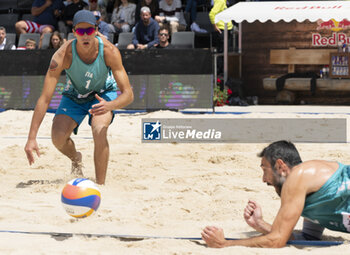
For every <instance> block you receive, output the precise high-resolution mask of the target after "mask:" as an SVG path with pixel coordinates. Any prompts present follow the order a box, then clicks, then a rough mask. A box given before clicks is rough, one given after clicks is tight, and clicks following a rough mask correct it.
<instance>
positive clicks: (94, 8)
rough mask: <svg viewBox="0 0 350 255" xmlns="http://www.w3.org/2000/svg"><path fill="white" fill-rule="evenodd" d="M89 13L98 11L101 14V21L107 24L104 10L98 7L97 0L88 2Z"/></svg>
mask: <svg viewBox="0 0 350 255" xmlns="http://www.w3.org/2000/svg"><path fill="white" fill-rule="evenodd" d="M89 11H92V12H93V11H99V12H100V13H101V15H100V16H101V20H103V21H105V22H109V20H107V12H106V8H104V7H103V6H100V5H99V4H98V2H97V0H89Z"/></svg>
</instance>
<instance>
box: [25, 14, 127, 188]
mask: <svg viewBox="0 0 350 255" xmlns="http://www.w3.org/2000/svg"><path fill="white" fill-rule="evenodd" d="M96 26H97V23H96V18H95V16H94V14H93V13H92V12H90V11H87V10H81V11H78V12H77V13H76V14H75V15H74V18H73V27H74V29H73V31H74V35H75V39H74V40H70V41H68V42H66V43H64V44H63V45H62V46H61V47H60V48H59V49H58V50H57V51H56V52H55V54H54V55H53V56H52V59H51V62H50V66H49V69H48V71H47V73H46V77H45V81H44V86H43V90H42V94H41V96H40V97H39V99H38V102H37V105H36V107H35V110H34V114H33V118H32V123H31V126H30V130H29V135H28V140H27V143H26V146H25V152H26V155H27V158H28V161H29V164H32V163H34V155H33V152H36V154H37V155H38V156H39V155H40V153H39V146H38V144H37V141H36V136H37V133H38V130H39V127H40V124H41V122H42V120H43V118H44V116H45V114H46V111H47V109H48V106H49V104H50V101H51V99H52V95H53V93H54V91H55V88H56V85H57V82H58V80H59V78H60V76H61V73H62V71H63V70H65V73H66V76H67V82H66V86H65V90H64V92H63V93H62V99H61V102H60V105H59V107H58V109H57V111H56V114H55V117H54V119H53V122H52V129H51V138H52V142H53V144H54V145H55V147H56V148H57V149H58V150H59V151H60V152H61V153H62V154H64V155H65V156H67V157H68V158H69V159H70V160H71V162H72V175H74V176H82V154H81V153H80V152H79V151H77V149H76V147H75V144H74V142H73V140H72V138H71V134H72V133H73V132H74V134H77V132H78V127H79V125H80V124H81V122H82V121H83V120H84V118H85V117H86V116H87V115H88V116H89V125H90V126H91V130H92V135H93V140H94V162H95V175H96V183H98V184H104V183H105V179H106V173H107V166H108V158H109V146H108V139H107V130H108V127H109V125H110V124H111V123H112V122H113V117H114V112H113V111H114V110H116V109H121V108H123V107H125V106H127V105H128V104H130V103H131V102H132V101H133V97H134V96H133V91H132V89H131V86H130V82H129V79H128V76H127V74H126V72H125V69H124V67H123V64H122V59H121V55H120V52H119V50H118V49H117V47H115V46H114V45H113V44H111V43H110V42H109V41H108V40H107V39H105V38H104V37H103V36H102V37H101V36H100V34H99V33H98V31H97V29H96ZM116 82H117V83H118V88H119V90H120V91H121V94H120V95H119V96H117V91H116V90H117V83H116Z"/></svg>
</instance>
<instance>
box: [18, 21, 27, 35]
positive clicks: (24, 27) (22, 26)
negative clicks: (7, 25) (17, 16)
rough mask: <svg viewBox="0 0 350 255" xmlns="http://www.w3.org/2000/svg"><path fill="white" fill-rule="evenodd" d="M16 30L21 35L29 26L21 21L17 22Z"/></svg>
mask: <svg viewBox="0 0 350 255" xmlns="http://www.w3.org/2000/svg"><path fill="white" fill-rule="evenodd" d="M15 28H16V31H17V32H18V33H20V32H21V31H23V30H26V28H27V24H26V23H25V21H23V20H20V21H17V22H16V24H15Z"/></svg>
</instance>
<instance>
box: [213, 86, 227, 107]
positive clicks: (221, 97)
mask: <svg viewBox="0 0 350 255" xmlns="http://www.w3.org/2000/svg"><path fill="white" fill-rule="evenodd" d="M227 98H228V93H227V90H226V89H224V90H221V89H220V86H219V85H217V86H215V88H214V96H213V101H214V104H215V105H216V106H223V105H225V104H226V101H227Z"/></svg>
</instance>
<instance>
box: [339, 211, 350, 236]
mask: <svg viewBox="0 0 350 255" xmlns="http://www.w3.org/2000/svg"><path fill="white" fill-rule="evenodd" d="M341 214H342V215H343V225H344V227H345V228H346V231H348V232H350V213H347V212H342V213H341Z"/></svg>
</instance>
